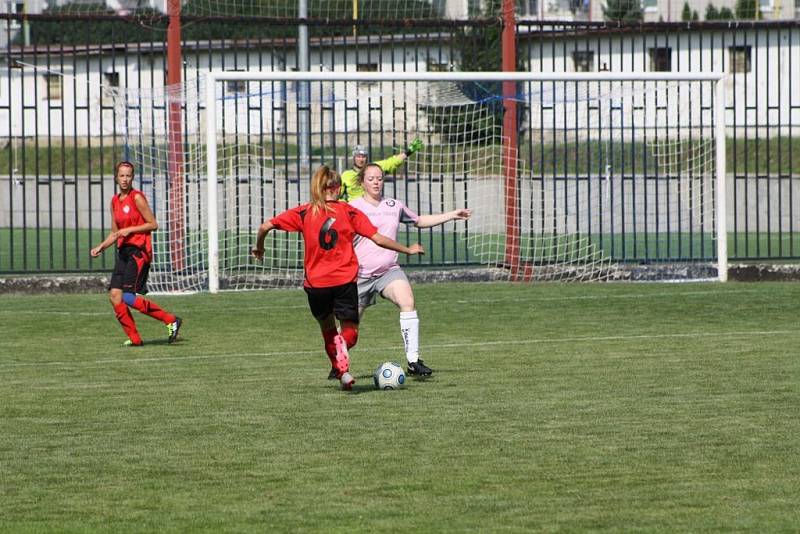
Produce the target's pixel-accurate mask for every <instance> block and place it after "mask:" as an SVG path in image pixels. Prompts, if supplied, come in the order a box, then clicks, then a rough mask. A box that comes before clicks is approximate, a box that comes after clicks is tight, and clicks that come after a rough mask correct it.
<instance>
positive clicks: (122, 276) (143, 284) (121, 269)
mask: <svg viewBox="0 0 800 534" xmlns="http://www.w3.org/2000/svg"><path fill="white" fill-rule="evenodd" d="M149 272H150V257H149V256H148V255H147V253H145V252H144V251H143V250H142V249H140V248H138V247H132V246H125V247H122V248H119V249H117V262H116V263H115V264H114V272H113V273H112V274H111V282H110V283H109V284H108V288H109V289H121V290H122V291H124V292H125V293H141V294H142V295H144V294H145V293H147V274H148V273H149Z"/></svg>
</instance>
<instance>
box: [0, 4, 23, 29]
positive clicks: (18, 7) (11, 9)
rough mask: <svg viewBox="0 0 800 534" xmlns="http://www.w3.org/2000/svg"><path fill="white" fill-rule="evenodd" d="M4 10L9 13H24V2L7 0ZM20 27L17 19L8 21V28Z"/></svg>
mask: <svg viewBox="0 0 800 534" xmlns="http://www.w3.org/2000/svg"><path fill="white" fill-rule="evenodd" d="M5 12H6V13H8V14H9V15H22V14H24V13H25V2H19V1H15V0H11V1H7V2H6V9H5ZM20 27H21V25H20V23H19V20H14V19H12V20H10V21H9V29H11V30H16V29H19V28H20Z"/></svg>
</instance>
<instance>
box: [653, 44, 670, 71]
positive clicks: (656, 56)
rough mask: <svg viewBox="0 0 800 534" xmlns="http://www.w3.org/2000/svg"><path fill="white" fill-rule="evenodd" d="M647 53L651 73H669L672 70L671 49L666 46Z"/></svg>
mask: <svg viewBox="0 0 800 534" xmlns="http://www.w3.org/2000/svg"><path fill="white" fill-rule="evenodd" d="M649 52H650V71H651V72H670V71H671V70H672V48H670V47H668V46H665V47H661V48H651V49H650V50H649Z"/></svg>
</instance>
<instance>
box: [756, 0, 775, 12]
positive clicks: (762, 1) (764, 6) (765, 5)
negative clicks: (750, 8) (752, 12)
mask: <svg viewBox="0 0 800 534" xmlns="http://www.w3.org/2000/svg"><path fill="white" fill-rule="evenodd" d="M773 7H774V6H773V2H772V0H758V9H760V10H761V12H762V13H771V12H772V9H773Z"/></svg>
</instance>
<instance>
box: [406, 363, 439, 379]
mask: <svg viewBox="0 0 800 534" xmlns="http://www.w3.org/2000/svg"><path fill="white" fill-rule="evenodd" d="M431 373H433V369H431V368H430V367H428V366H427V365H425V362H423V361H422V360H417V361H416V362H408V374H409V375H413V376H431Z"/></svg>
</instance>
